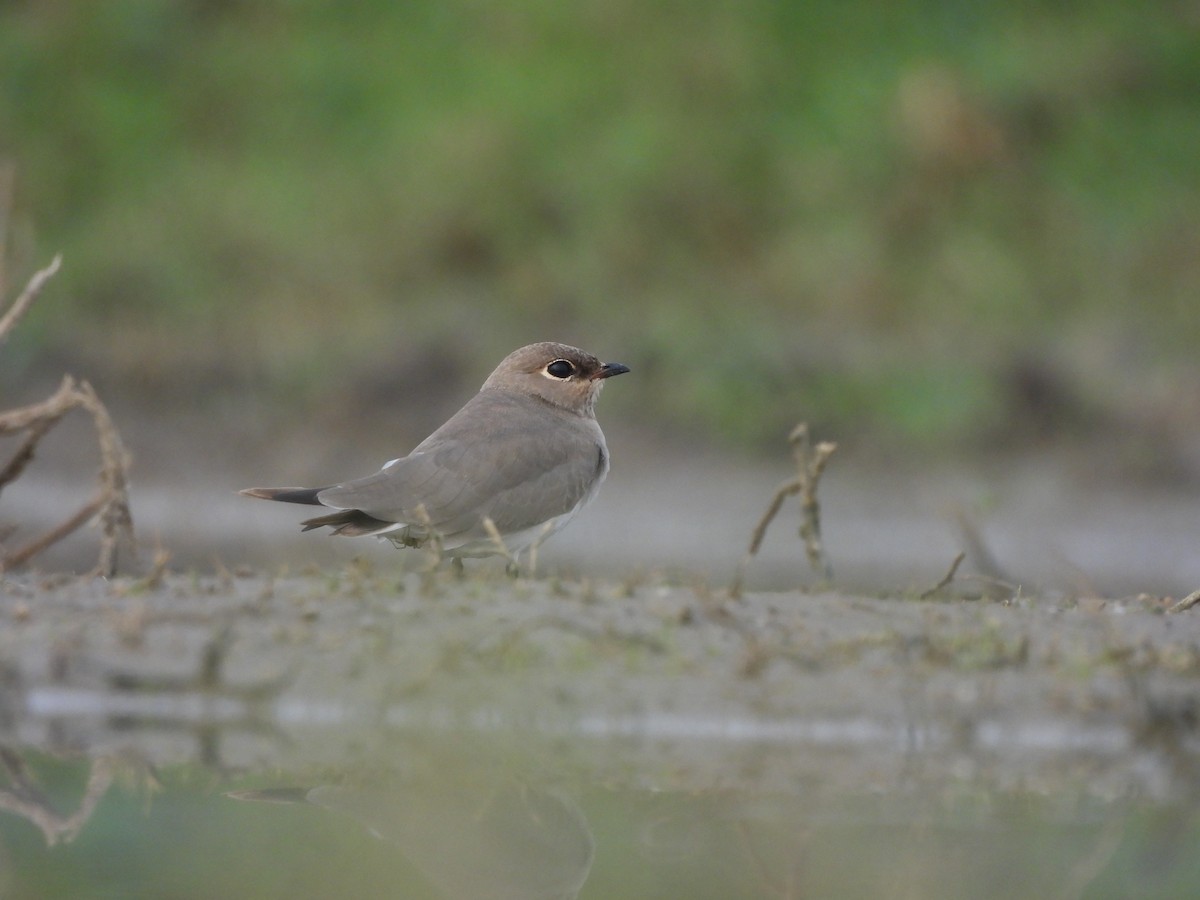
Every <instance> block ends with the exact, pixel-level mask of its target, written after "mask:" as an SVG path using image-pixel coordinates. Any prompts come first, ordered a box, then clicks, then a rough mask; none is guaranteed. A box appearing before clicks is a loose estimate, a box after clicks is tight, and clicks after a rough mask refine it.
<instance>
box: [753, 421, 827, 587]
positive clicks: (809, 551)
mask: <svg viewBox="0 0 1200 900" xmlns="http://www.w3.org/2000/svg"><path fill="white" fill-rule="evenodd" d="M788 441H789V443H791V445H792V456H793V458H794V459H795V461H796V475H795V477H793V478H789V479H788V480H787V481H785V482H783V484H781V485H780V486H779V487H778V488H777V489H776V491H775V496H774V497H772V498H771V502H770V503H769V504H768V505H767V509H766V512H764V513H763V515H762V518H760V519H759V520H758V524H757V525H755V526H754V531H753V533H752V534H751V537H750V547H749V549H747V551H746V555H745V556H744V557H742V560H741V562H740V563H739V564H738V570H737V574H736V575H735V576H734V580H733V584H732V585H731V586H730V589H729V592H730V594H731V596H733V597H739V596H741V592H742V581H743V579H744V577H745V574H746V567H747V566H749V564H750V560H751V559H753V558H754V557H755V556H756V555H757V554H758V551H759V548H761V547H762V542H763V539H764V538H765V537H766V535H767V528H769V527H770V525H771V522H772V521H774V519H775V516H776V515H778V513H779V510H780V509H781V508H782V507H783V501H784V500H786V499H787V498H788V497H793V496H796V495H799V496H800V512H801V521H800V538H801V539H802V540H803V541H804V551H805V554H806V555H807V557H808V563H809V565H810V566H811V567H812V569H813V571H815V572H817V573H818V574H819V575H821V577H822V578H824V579H825V580H826V581H830V580H832V579H833V567H832V566H831V565H830V563H829V558H828V556H827V555H826V553H825V546H824V543H823V542H822V539H821V503H820V501H819V500H818V499H817V488H818V486H819V485H820V482H821V476H822V475H823V474H824V472H825V466H826V465H827V464H828V463H829V458H830V457H831V456H833V453H834V451H835V450H837V444H835V443H832V442H830V441H822V442H821V443H819V444H817V445H816V447H813V446H812V445H811V443H810V440H809V433H808V423H807V422H801V423H800V424H799V425H797V426H796V427H795V428H793V429H792V433H791V434H790V435H789V436H788Z"/></svg>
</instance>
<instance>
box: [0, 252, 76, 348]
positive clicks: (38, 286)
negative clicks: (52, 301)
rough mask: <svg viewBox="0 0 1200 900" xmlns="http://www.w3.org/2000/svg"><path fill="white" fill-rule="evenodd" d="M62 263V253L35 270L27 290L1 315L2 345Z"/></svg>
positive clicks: (0, 340)
mask: <svg viewBox="0 0 1200 900" xmlns="http://www.w3.org/2000/svg"><path fill="white" fill-rule="evenodd" d="M61 264H62V254H61V253H60V254H59V255H58V256H56V257H54V259H53V260H52V261H51V262H50V265H48V266H46V268H44V269H42V270H41V271H40V272H35V273H34V275H33V277H32V278H30V279H29V283H28V284H27V285H25V290H23V291H22V292H21V296H19V297H18V298H17V299H16V300H15V301H13V305H12V306H10V307H9V309H8V312H6V313H5V314H4V315H3V317H0V345H3V343H4V341H5V340H6V339H7V337H8V333H9V332H10V331H12V330H13V328H14V327H16V324H17V322H19V321H20V320H21V317H22V316H24V315H25V313H26V312H28V311H29V307H30V306H31V305H32V304H33V301H34V300H36V299H37V295H38V294H40V293H41V292H42V288H43V287H45V286H46V282H47V281H49V280H50V279H51V278H52V277H54V273H55V272H57V271H58V267H59V266H60V265H61Z"/></svg>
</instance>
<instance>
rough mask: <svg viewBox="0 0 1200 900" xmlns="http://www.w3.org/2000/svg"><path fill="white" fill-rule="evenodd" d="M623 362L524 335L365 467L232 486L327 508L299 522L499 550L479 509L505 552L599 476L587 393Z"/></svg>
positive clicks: (533, 534) (596, 433)
mask: <svg viewBox="0 0 1200 900" xmlns="http://www.w3.org/2000/svg"><path fill="white" fill-rule="evenodd" d="M628 371H629V369H628V368H627V367H626V366H623V365H621V364H620V363H603V362H601V361H600V360H599V359H597V358H596V357H595V356H592V355H591V354H590V353H585V352H584V351H582V350H580V349H578V348H576V347H571V346H568V345H566V344H558V343H553V342H543V343H539V344H530V345H529V346H526V347H522V348H521V349H519V350H516V351H514V352H512V353H510V354H509V355H508V356H507V357H505V358H504V360H503V361H502V362H501V363H500V365H499V366H497V367H496V370H495V371H494V372H492V374H491V375H489V376H488V378H487V380H486V381H485V382H484V383H483V387H482V388H481V389H480V391H479V393H478V394H476V395H475V396H474V397H472V398H471V399H470V400H469V401H467V404H466V405H465V406H464V407H463V408H462V409H460V410H459V411H458V412H457V413H455V414H454V415H453V416H451V417H450V419H449V420H448V421H447V422H446V424H444V425H443V426H442V427H441V428H439V429H437V431H435V432H434V433H433V434H431V435H430V436H429V437H427V438H426V439H425V440H424V441H422V442H421V443H420V444H418V445H417V447H416V448H414V449H413V451H412V452H411V453H410V454H408V455H407V456H403V457H400V458H399V459H394V460H392V461H391V462H388V463H386V464H385V465H384V466H383V468H382V469H380V471H378V472H376V473H375V474H374V475H369V476H367V477H365V478H359V479H355V480H353V481H347V482H344V483H342V484H337V485H333V486H332V487H326V488H248V489H246V490H244V491H242V493H244V494H247V495H249V496H251V497H260V498H263V499H266V500H280V501H284V502H288V503H303V504H310V505H314V506H325V507H328V508H330V509H332V510H334V511H333V512H330V513H327V514H325V515H320V516H316V517H314V518H311V519H307V520H305V521H304V522H303V523H302V524H303V526H304V530H305V531H308V530H311V529H314V528H320V527H323V526H329V527H330V528H332V530H333V533H334V534H340V535H345V536H356V535H378V536H381V537H386V538H388V539H389V540H392V541H393V542H395V543H396V544H397V545H400V546H406V547H419V546H423V545H425V544H426V543H428V542H429V541H430V540H431V539H432V538H433V537H434V535H435V534H436V535H437V536H438V538H440V540H441V543H442V548H443V550H444V551H445V552H446V553H447V555H450V556H484V555H488V554H491V553H496V552H498V550H499V548H497V547H496V545H495V541H494V540H493V539H492V538H491V536H490V535H489V534H488V531H487V529H486V527H485V525H484V519H485V518H486V519H490V520H491V521H492V523H493V524H494V525H495V527H496V529H497V530H498V531H499V532H500V534H501V536H502V537H503V539H504V543H505V545H506V547H507V549H508V550H509V552H510V553H514V554H516V553H519V552H520V551H521V550H524V549H525V548H527V547H529V546H530V545H531V544H533V543H534V542H540V541H541V540H542V539H543V538H545V537H546V536H548V535H549V534H551V533H553V532H554V531H556V530H558V529H559V528H561V527H562V526H563V525H565V524H566V522H567V521H568V520H569V519H570V518H571V517H572V516H573V515H574V514H575V513H576V512H578V511H579V510H580V509H581V508H582V507H583V506H584V505H586V504H587V503H588V501H590V500H591V499H592V497H594V496H595V493H596V491H597V490H598V488H599V487H600V483H601V482H602V481H603V480H604V477H605V475H606V474H607V473H608V449H607V447H606V445H605V442H604V434H603V433H602V432H601V431H600V426H599V424H598V423H597V422H596V417H595V404H596V398H597V396H598V395H599V393H600V388H601V387H602V386H603V384H604V380H605V379H607V378H609V377H611V376H613V375H619V374H621V373H623V372H628Z"/></svg>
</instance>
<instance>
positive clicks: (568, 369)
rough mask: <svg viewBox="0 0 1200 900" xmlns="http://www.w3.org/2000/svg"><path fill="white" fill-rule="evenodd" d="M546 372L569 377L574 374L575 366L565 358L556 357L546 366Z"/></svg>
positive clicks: (558, 376)
mask: <svg viewBox="0 0 1200 900" xmlns="http://www.w3.org/2000/svg"><path fill="white" fill-rule="evenodd" d="M546 374H547V375H553V376H554V377H555V378H563V379H566V378H570V377H571V376H572V375H574V374H575V366H574V365H572V364H571V363H569V362H568V361H567V360H565V359H556V360H555V361H554V362H552V363H550V365H548V366H546Z"/></svg>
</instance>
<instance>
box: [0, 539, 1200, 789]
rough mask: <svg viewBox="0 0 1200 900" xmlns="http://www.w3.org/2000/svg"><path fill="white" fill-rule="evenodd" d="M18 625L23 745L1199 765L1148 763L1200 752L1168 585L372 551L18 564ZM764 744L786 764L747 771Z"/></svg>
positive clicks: (1117, 776)
mask: <svg viewBox="0 0 1200 900" xmlns="http://www.w3.org/2000/svg"><path fill="white" fill-rule="evenodd" d="M0 623H2V627H0V667H2V670H3V673H4V687H3V697H4V700H3V704H4V708H5V710H6V711H7V713H6V715H5V718H4V721H5V723H6V724H5V726H4V729H3V730H4V731H6V732H7V735H6V736H5V739H6V740H16V741H18V742H19V743H34V744H38V745H43V746H46V745H50V744H53V743H54V742H55V741H56V740H58V739H59V738H56V737H55V736H56V735H58V736H59V737H61V736H62V735H65V734H70V735H72V737H71V738H70V740H69V741H67V743H74V744H76V745H78V746H80V747H85V748H88V749H89V750H92V751H95V750H98V749H102V748H104V747H106V746H111V745H114V744H116V745H126V744H128V743H129V742H130V740H131V736H132V735H134V734H135V733H136V731H137V729H136V728H133V727H132V725H135V724H137V723H139V722H140V723H151V724H153V725H154V728H153V729H151V731H152V732H154V734H155V735H157V737H156V738H155V740H158V741H163V742H164V743H163V747H167V746H173V747H174V751H173V752H175V753H182V754H183V755H184V756H185V757H186V756H187V754H188V753H192V752H200V748H198V747H196V746H193V745H191V743H190V739H189V737H188V735H189V734H190V733H193V732H194V730H195V729H196V728H197V727H201V726H204V727H210V726H211V727H217V728H218V729H219V730H221V732H222V741H221V742H220V748H219V753H220V756H221V762H222V765H231V766H252V765H255V764H258V763H262V762H265V761H267V760H268V759H270V760H274V761H276V762H278V756H277V755H278V753H279V752H281V751H280V748H279V747H277V746H271V747H268V746H266V745H264V744H262V743H261V740H266V744H271V743H272V742H273V740H274V739H269V740H268V739H266V738H263V736H264V735H276V736H286V741H284V744H286V748H287V749H286V750H284V751H282V752H283V753H284V755H285V756H291V757H292V759H291V762H293V763H304V764H308V763H313V764H315V763H320V762H329V763H332V762H336V761H337V760H339V759H341V758H343V756H344V754H345V753H346V752H348V750H349V748H350V747H351V746H353V747H356V748H358V749H357V750H356V751H355V752H359V753H361V752H364V750H363V748H364V747H367V746H370V745H371V743H372V741H384V740H386V736H387V734H388V733H389V732H390V731H392V730H394V729H396V728H402V729H415V730H426V731H429V730H432V731H438V732H461V733H464V734H468V733H472V732H479V733H486V732H489V731H496V730H504V729H518V730H521V731H524V732H526V733H529V734H531V735H532V734H537V735H540V736H542V737H546V738H556V739H577V740H578V739H582V740H584V741H589V740H618V739H636V740H638V741H641V742H643V744H644V745H645V746H650V745H653V744H656V743H665V744H668V745H670V746H671V747H672V748H673V749H672V751H671V752H672V753H673V754H678V753H679V752H680V748H682V747H690V748H692V749H691V750H689V751H688V753H689V754H690V755H689V757H688V759H689V765H688V766H686V767H685V768H686V770H687V772H688V773H689V774H688V776H687V777H688V778H694V779H697V782H698V783H697V784H696V785H694V786H697V787H699V786H702V785H701V782H703V781H704V780H705V778H712V779H713V780H714V781H716V782H718V783H719V782H722V781H724V780H727V779H734V780H735V781H737V780H741V779H745V778H750V779H752V780H764V781H774V780H782V781H783V782H789V781H791V780H792V779H795V778H798V777H802V776H803V775H804V773H805V769H806V767H810V766H811V767H813V768H814V770H817V771H819V772H820V773H821V777H822V779H823V780H825V781H826V782H829V783H835V782H837V781H839V780H841V779H844V780H845V782H846V783H847V784H853V783H860V782H861V779H862V778H864V777H866V775H867V773H871V774H870V777H886V775H887V773H892V774H895V773H896V772H898V771H899V768H900V767H902V766H903V765H905V764H906V763H905V761H906V760H907V762H908V763H911V762H912V755H913V753H914V752H915V751H919V754H920V757H921V759H922V760H923V761H925V762H928V761H930V760H932V759H934V758H939V759H942V760H945V759H950V758H961V759H963V760H970V761H971V764H972V765H980V764H981V761H985V760H986V761H987V766H988V768H989V771H990V773H991V775H990V777H994V778H999V779H1003V778H1005V777H1013V778H1016V777H1018V776H1019V777H1020V778H1021V779H1023V780H1024V781H1025V783H1028V782H1029V779H1031V778H1036V777H1040V775H1039V771H1040V770H1041V767H1042V766H1043V764H1044V771H1043V772H1042V774H1044V775H1045V777H1048V778H1050V777H1052V778H1058V777H1062V776H1063V775H1066V774H1067V773H1068V772H1069V771H1070V770H1071V769H1072V766H1075V767H1077V768H1078V769H1079V771H1081V772H1082V771H1086V772H1088V773H1089V778H1090V779H1091V781H1092V783H1093V784H1094V785H1096V786H1097V787H1099V786H1100V785H1102V784H1104V783H1105V781H1106V780H1108V781H1110V782H1111V784H1110V785H1109V787H1110V789H1111V790H1113V791H1119V790H1121V789H1122V788H1123V787H1124V788H1127V787H1129V786H1130V784H1131V783H1132V782H1139V784H1138V787H1139V789H1140V790H1142V791H1151V792H1160V791H1165V790H1170V789H1171V785H1172V784H1173V783H1174V776H1173V775H1172V773H1171V771H1170V770H1169V767H1168V768H1166V769H1163V768H1159V767H1146V766H1137V765H1133V764H1132V762H1133V761H1134V760H1136V757H1137V752H1138V750H1139V748H1140V747H1142V746H1143V745H1146V746H1151V745H1153V746H1158V744H1159V743H1161V742H1162V741H1167V742H1168V743H1170V742H1174V744H1178V748H1179V751H1180V753H1182V756H1179V757H1172V758H1176V759H1178V760H1186V761H1187V762H1188V767H1190V766H1192V764H1193V763H1195V762H1196V761H1197V757H1196V751H1197V750H1198V749H1200V746H1198V742H1197V737H1198V734H1197V729H1198V728H1200V700H1198V699H1197V698H1200V615H1197V614H1195V613H1193V612H1184V613H1176V614H1168V613H1166V612H1165V606H1164V603H1163V602H1162V601H1160V600H1156V599H1152V598H1148V597H1144V598H1135V599H1127V600H1118V601H1102V600H1092V601H1070V602H1067V601H1058V602H1055V601H1047V600H1039V599H1038V598H1021V599H1018V600H1012V601H1007V602H992V601H986V600H964V599H948V600H940V599H931V600H917V599H911V598H904V597H895V598H886V599H877V598H870V597H863V596H847V595H843V594H837V593H815V594H806V593H800V592H788V593H750V594H747V595H746V596H744V597H742V598H740V599H730V598H729V597H728V596H725V595H724V594H723V592H713V591H710V590H708V589H707V588H699V587H680V586H671V585H667V584H660V583H645V584H633V583H626V584H617V583H603V582H567V581H558V580H555V579H549V580H523V579H518V580H515V581H513V580H509V579H507V578H504V577H490V576H487V575H477V576H472V575H468V576H467V577H466V578H462V579H459V578H455V577H454V576H453V575H452V574H450V573H449V572H440V571H439V572H436V573H433V574H422V573H408V574H402V575H396V574H394V573H379V572H375V571H372V570H371V569H369V568H368V567H367V566H365V565H364V564H362V563H357V564H354V565H351V566H348V567H346V568H344V569H341V570H330V571H328V572H324V573H322V574H319V575H306V576H286V577H266V576H263V575H259V574H246V575H235V574H227V575H225V576H224V577H191V578H189V577H180V576H168V577H166V578H165V579H162V580H159V581H157V583H154V580H141V581H138V580H132V579H127V580H116V581H113V582H105V581H102V580H98V579H92V580H89V579H49V580H47V579H41V578H39V577H37V576H26V577H17V578H12V577H10V578H7V579H5V581H4V582H3V583H2V587H0ZM172 732H175V737H176V738H178V739H179V740H177V741H172V740H170V737H171V735H172ZM260 739H261V740H260ZM64 740H65V739H64ZM134 743H135V744H136V743H137V740H134ZM151 744H152V745H153V741H152V742H151ZM748 745H757V746H759V747H760V748H762V749H763V752H767V753H768V754H769V753H770V752H771V748H773V747H775V748H780V749H781V750H786V751H787V752H781V753H780V759H781V760H786V762H785V763H783V764H782V765H781V766H772V767H765V768H762V769H761V770H758V771H757V772H756V773H754V774H748V773H747V772H746V771H744V770H742V769H741V768H740V767H735V769H734V770H733V771H728V770H725V769H724V768H723V761H724V760H728V759H731V758H736V757H737V756H738V755H739V754H740V753H741V752H742V751H744V749H745V747H746V746H748ZM189 747H190V749H189ZM256 748H257V749H256ZM797 748H802V749H807V750H811V751H813V752H812V753H811V754H808V753H804V752H794V751H795V750H796V749H797ZM146 749H147V750H150V751H151V756H153V755H155V754H156V753H157V752H159V751H158V750H156V749H153V748H152V746H148V747H147V748H146ZM205 752H213V747H211V746H210V747H208V748H207V749H206V750H205ZM256 752H261V753H263V754H265V755H264V756H263V757H262V758H256V757H255V754H256ZM829 753H833V754H834V756H835V759H834V760H833V761H832V762H831V760H830V759H829V758H827V754H829ZM838 754H840V757H839V756H838ZM1006 772H1007V773H1008V774H1007V775H1006ZM705 773H707V774H705ZM1182 774H1183V775H1187V774H1189V773H1188V772H1184V773H1182ZM1142 781H1145V783H1140V782H1142ZM707 786H710V787H711V786H712V785H711V784H709V785H707Z"/></svg>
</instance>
